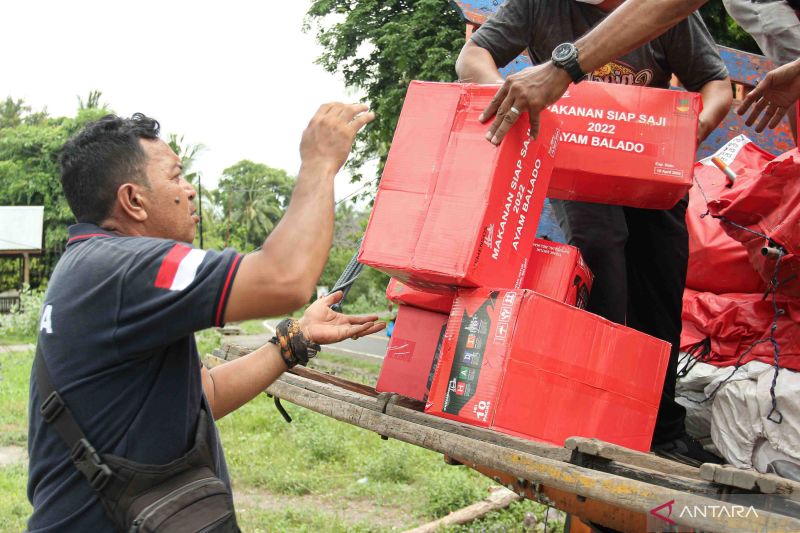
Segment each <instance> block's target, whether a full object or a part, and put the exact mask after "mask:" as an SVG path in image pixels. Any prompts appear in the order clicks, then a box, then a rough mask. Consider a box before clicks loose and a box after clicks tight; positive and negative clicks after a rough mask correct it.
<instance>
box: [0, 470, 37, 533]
mask: <svg viewBox="0 0 800 533" xmlns="http://www.w3.org/2000/svg"><path fill="white" fill-rule="evenodd" d="M27 479H28V472H27V470H26V467H25V465H21V464H20V465H13V466H6V467H2V468H0V531H23V530H24V529H25V525H26V523H27V522H28V517H29V516H30V514H31V506H30V504H29V503H28V497H27V495H26V493H25V484H26V482H27Z"/></svg>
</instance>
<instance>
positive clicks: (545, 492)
mask: <svg viewBox="0 0 800 533" xmlns="http://www.w3.org/2000/svg"><path fill="white" fill-rule="evenodd" d="M466 466H469V467H470V468H472V469H474V470H475V471H477V472H480V473H481V474H483V475H485V476H486V477H489V478H491V479H493V480H494V481H495V482H497V483H500V484H501V485H504V486H506V487H507V488H508V489H509V490H513V491H514V492H516V493H517V494H520V495H522V496H524V497H525V498H527V499H529V500H534V501H538V502H539V503H542V504H544V505H549V506H551V507H555V508H556V509H560V510H562V511H564V512H566V513H567V514H569V515H571V516H572V517H574V518H581V519H584V520H588V521H590V522H593V523H595V524H600V525H602V526H605V527H609V528H611V529H613V530H615V531H636V532H639V531H645V530H646V529H647V517H646V516H645V515H644V514H642V513H636V512H633V511H630V510H628V509H621V508H619V507H617V506H614V505H610V504H607V503H603V502H598V501H596V500H592V499H588V498H584V497H582V496H578V495H576V494H573V493H569V492H565V491H563V490H558V489H554V488H552V487H547V486H542V485H538V484H531V483H529V482H528V481H527V480H524V479H515V478H513V477H512V476H510V475H509V474H507V473H506V472H503V471H501V470H497V469H493V468H489V467H486V466H483V465H470V464H467V465H466ZM565 531H567V530H566V529H565Z"/></svg>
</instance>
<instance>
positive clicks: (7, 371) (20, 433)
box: [0, 350, 33, 446]
mask: <svg viewBox="0 0 800 533" xmlns="http://www.w3.org/2000/svg"><path fill="white" fill-rule="evenodd" d="M32 364H33V350H30V351H24V352H4V353H3V354H2V355H0V406H2V408H1V409H0V446H8V445H17V446H25V445H26V443H27V438H28V437H27V435H28V380H29V379H30V375H31V365H32Z"/></svg>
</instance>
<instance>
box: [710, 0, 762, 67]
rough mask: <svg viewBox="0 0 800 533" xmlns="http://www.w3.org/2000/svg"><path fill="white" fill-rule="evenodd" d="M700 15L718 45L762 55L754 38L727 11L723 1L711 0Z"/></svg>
mask: <svg viewBox="0 0 800 533" xmlns="http://www.w3.org/2000/svg"><path fill="white" fill-rule="evenodd" d="M700 14H701V15H702V16H703V21H705V23H706V26H708V31H710V32H711V35H712V36H713V37H714V40H715V41H716V42H717V44H721V45H722V46H728V47H730V48H736V49H737V50H744V51H745V52H751V53H753V54H761V50H760V49H759V48H758V45H757V44H756V42H755V41H754V40H753V38H752V37H750V35H749V34H748V33H747V32H746V31H744V30H743V29H742V27H741V26H739V25H738V24H736V21H735V20H733V19H732V18H731V16H730V15H728V12H727V11H725V6H724V5H722V0H711V1H710V2H708V3H706V5H704V6H703V7H701V8H700Z"/></svg>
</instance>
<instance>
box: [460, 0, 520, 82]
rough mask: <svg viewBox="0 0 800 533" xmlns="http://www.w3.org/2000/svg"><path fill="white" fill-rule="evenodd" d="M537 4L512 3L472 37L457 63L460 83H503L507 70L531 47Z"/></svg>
mask: <svg viewBox="0 0 800 533" xmlns="http://www.w3.org/2000/svg"><path fill="white" fill-rule="evenodd" d="M534 6H535V0H509V1H508V2H506V3H505V4H503V5H502V6H500V8H499V9H498V10H497V12H496V13H495V14H494V15H492V16H491V17H490V18H489V20H487V21H486V22H485V23H484V24H483V25H482V26H481V27H480V28H478V30H477V31H476V32H475V33H474V34H473V35H472V37H471V38H470V40H468V41H467V42H466V44H465V45H464V47H463V48H462V49H461V53H460V54H459V56H458V59H457V60H456V73H457V74H458V79H459V81H463V82H470V83H502V82H503V78H502V76H500V72H499V71H498V70H497V69H498V67H502V66H505V65H506V64H508V62H509V61H511V60H512V59H514V58H515V57H517V56H518V55H519V54H520V53H521V52H522V51H523V50H525V48H527V46H528V42H529V39H530V36H531V28H532V23H533V9H534Z"/></svg>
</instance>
